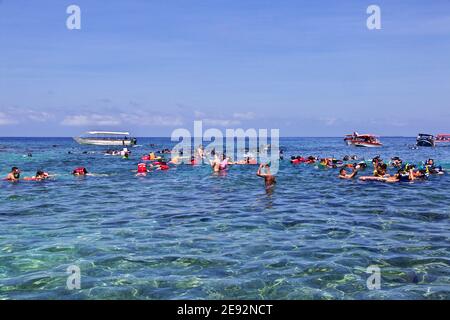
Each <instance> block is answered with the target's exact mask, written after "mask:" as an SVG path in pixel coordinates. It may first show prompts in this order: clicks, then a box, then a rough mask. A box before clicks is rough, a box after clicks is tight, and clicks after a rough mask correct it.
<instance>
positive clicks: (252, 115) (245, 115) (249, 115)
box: [233, 112, 256, 120]
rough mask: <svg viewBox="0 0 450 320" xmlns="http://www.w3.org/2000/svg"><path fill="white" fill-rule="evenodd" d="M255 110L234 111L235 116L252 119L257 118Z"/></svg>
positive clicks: (241, 118) (236, 117)
mask: <svg viewBox="0 0 450 320" xmlns="http://www.w3.org/2000/svg"><path fill="white" fill-rule="evenodd" d="M255 116H256V115H255V113H254V112H235V113H233V118H235V119H240V120H252V119H254V118H255Z"/></svg>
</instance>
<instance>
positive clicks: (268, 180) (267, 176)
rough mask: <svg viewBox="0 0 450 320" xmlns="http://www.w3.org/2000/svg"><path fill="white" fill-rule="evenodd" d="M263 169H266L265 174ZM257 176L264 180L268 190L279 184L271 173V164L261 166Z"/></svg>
mask: <svg viewBox="0 0 450 320" xmlns="http://www.w3.org/2000/svg"><path fill="white" fill-rule="evenodd" d="M263 168H264V169H265V173H262V172H261V171H262V169H263ZM256 175H257V176H258V177H261V178H264V182H265V184H266V188H269V187H272V186H273V185H275V183H277V182H276V180H275V176H274V175H272V174H271V173H270V165H269V164H260V165H259V168H258V171H257V172H256Z"/></svg>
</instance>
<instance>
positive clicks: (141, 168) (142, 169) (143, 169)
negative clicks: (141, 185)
mask: <svg viewBox="0 0 450 320" xmlns="http://www.w3.org/2000/svg"><path fill="white" fill-rule="evenodd" d="M150 166H152V165H150ZM148 172H150V170H149V169H148V168H147V164H146V163H139V164H138V167H137V174H136V176H138V177H142V176H146V175H147V173H148Z"/></svg>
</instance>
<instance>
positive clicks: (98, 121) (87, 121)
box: [61, 112, 183, 127]
mask: <svg viewBox="0 0 450 320" xmlns="http://www.w3.org/2000/svg"><path fill="white" fill-rule="evenodd" d="M61 124H62V125H65V126H79V127H83V126H119V125H126V124H130V125H137V126H159V127H173V126H180V125H182V124H183V121H182V119H181V117H179V116H169V115H159V114H149V113H143V112H138V113H136V112H135V113H123V112H122V113H119V114H117V115H115V116H111V115H103V114H92V115H87V114H79V115H71V116H67V117H65V118H64V120H63V121H62V122H61Z"/></svg>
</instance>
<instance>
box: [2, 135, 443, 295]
mask: <svg viewBox="0 0 450 320" xmlns="http://www.w3.org/2000/svg"><path fill="white" fill-rule="evenodd" d="M139 142H140V143H141V144H143V146H142V147H138V148H133V155H132V157H131V159H130V160H123V159H121V158H120V157H112V156H104V155H103V153H102V152H100V151H102V150H104V149H105V148H102V147H86V146H84V147H83V146H79V145H77V144H76V143H74V142H73V141H72V140H71V139H56V138H54V139H50V138H40V139H37V138H0V173H1V175H2V176H5V175H6V174H7V172H8V171H9V170H10V167H11V166H13V165H15V166H19V167H20V168H21V169H22V171H23V174H22V175H23V176H31V175H33V174H34V173H35V171H36V170H37V169H41V168H42V169H45V170H47V171H49V172H50V173H56V174H57V177H56V178H55V179H53V180H50V181H45V182H20V183H8V182H6V181H0V184H1V188H0V201H1V205H0V298H4V299H236V298H240V299H449V298H450V268H449V266H450V231H449V230H450V223H449V216H450V209H449V204H450V195H449V190H450V189H449V186H450V177H449V176H448V175H445V176H435V177H432V178H430V179H429V180H428V181H425V182H418V183H414V184H408V183H401V184H381V183H362V182H359V181H356V180H355V181H341V180H339V179H338V178H337V171H336V170H324V169H317V168H315V167H313V166H306V165H298V166H292V165H291V164H290V163H289V161H288V160H285V161H284V162H283V163H282V164H281V169H280V172H279V174H278V177H277V179H278V184H277V186H276V187H275V189H274V190H273V192H272V193H266V191H265V188H264V186H263V181H262V179H260V178H258V177H256V176H255V170H256V167H254V166H241V167H237V166H235V167H232V168H231V169H230V170H229V172H228V174H227V175H226V176H214V175H213V174H211V170H210V168H209V167H208V166H206V165H205V166H196V167H191V166H179V167H177V168H174V169H171V170H169V171H166V172H153V173H150V174H149V175H148V176H147V177H145V178H138V177H135V176H134V173H133V172H132V171H131V170H133V169H135V167H136V164H137V163H138V162H139V158H140V156H141V154H142V153H144V152H148V151H150V150H151V149H152V148H150V147H149V144H150V143H156V144H158V146H157V147H156V149H162V148H164V147H170V146H171V145H172V144H171V143H170V141H169V139H157V138H153V139H150V138H148V139H139ZM383 142H384V143H385V145H386V146H385V147H383V148H380V149H377V150H371V149H355V148H351V147H347V146H344V144H343V141H342V139H340V138H289V139H287V138H286V139H282V141H281V145H282V146H284V147H285V148H286V149H287V151H286V152H285V154H286V158H289V157H288V156H289V155H291V154H295V155H297V154H301V155H305V156H306V155H321V156H335V157H338V158H342V157H343V156H344V155H345V154H357V155H358V156H359V157H360V158H362V157H365V158H366V159H371V158H372V157H373V156H375V155H377V154H380V155H381V156H382V157H383V158H384V159H388V158H390V157H392V156H396V155H398V156H400V157H402V158H403V159H405V160H408V161H422V160H425V159H426V158H429V157H433V158H434V159H436V160H437V162H438V163H440V164H442V165H443V166H444V167H445V168H447V169H450V148H449V147H439V148H435V149H426V148H422V149H419V150H410V149H409V148H408V147H407V145H411V144H414V138H384V139H383ZM29 151H31V152H32V153H33V157H32V158H27V157H24V156H23V155H25V154H27V153H28V152H29ZM68 151H72V153H73V154H68ZM83 151H94V152H95V153H92V154H83V153H82V152H83ZM79 165H82V166H85V167H87V168H88V170H89V171H91V172H95V173H98V174H99V176H96V177H87V178H74V177H72V176H71V175H70V174H68V173H69V172H70V171H71V170H72V169H73V168H75V167H76V166H79ZM370 172H371V170H368V171H367V174H370ZM69 265H78V266H79V267H80V268H81V276H82V278H81V287H82V289H81V290H78V291H69V290H67V289H66V279H67V274H66V269H67V267H68V266H69ZM369 265H378V266H379V267H380V268H381V272H382V284H381V285H382V290H379V291H369V290H368V289H367V288H366V279H367V277H368V274H366V273H365V270H366V268H367V267H368V266H369Z"/></svg>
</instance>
